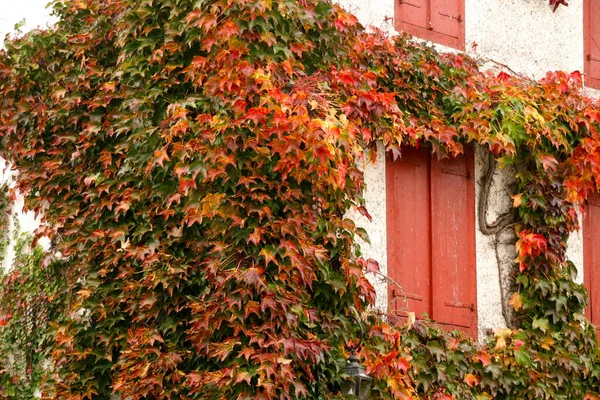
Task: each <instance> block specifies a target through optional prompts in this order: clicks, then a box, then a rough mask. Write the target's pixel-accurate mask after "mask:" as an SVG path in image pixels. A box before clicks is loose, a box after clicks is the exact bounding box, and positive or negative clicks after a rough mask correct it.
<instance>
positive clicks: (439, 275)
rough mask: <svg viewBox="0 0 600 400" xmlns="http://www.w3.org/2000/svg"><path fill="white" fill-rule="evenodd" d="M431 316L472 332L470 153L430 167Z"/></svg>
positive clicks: (472, 261) (473, 295) (473, 235)
mask: <svg viewBox="0 0 600 400" xmlns="http://www.w3.org/2000/svg"><path fill="white" fill-rule="evenodd" d="M431 199H432V200H431V211H432V217H431V222H432V229H431V234H432V243H431V248H432V265H433V271H432V276H433V315H434V316H435V320H436V321H437V322H438V323H440V324H446V325H452V326H460V327H463V328H467V329H468V330H469V331H472V332H473V333H476V329H477V321H476V304H477V299H476V293H475V288H476V284H475V241H474V238H475V231H474V229H475V204H474V201H475V200H474V186H473V157H472V154H467V155H465V156H460V157H457V158H450V159H443V160H439V161H437V160H435V161H433V162H432V166H431Z"/></svg>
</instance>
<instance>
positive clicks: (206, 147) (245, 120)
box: [0, 0, 600, 400]
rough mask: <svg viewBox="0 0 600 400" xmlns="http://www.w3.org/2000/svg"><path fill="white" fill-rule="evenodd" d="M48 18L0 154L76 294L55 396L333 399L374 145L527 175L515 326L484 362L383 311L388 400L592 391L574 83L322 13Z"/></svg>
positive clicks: (595, 119)
mask: <svg viewBox="0 0 600 400" xmlns="http://www.w3.org/2000/svg"><path fill="white" fill-rule="evenodd" d="M54 9H55V12H56V13H57V15H58V17H59V22H58V23H57V25H56V27H55V28H54V29H53V30H48V31H34V32H32V33H30V34H28V35H26V36H24V37H23V38H20V39H15V40H13V41H8V42H6V43H5V45H6V51H4V52H2V53H1V54H0V135H2V136H3V138H4V141H3V143H4V148H3V149H2V151H1V153H2V156H4V157H6V158H7V159H8V160H9V161H10V162H11V163H12V164H14V165H15V167H16V168H17V169H18V171H19V174H18V176H17V177H16V186H17V188H18V189H19V190H20V191H21V192H22V193H24V194H25V195H26V205H27V207H28V209H31V210H34V211H36V212H37V213H38V214H39V215H40V216H41V217H42V219H43V223H44V224H43V228H41V229H39V230H38V232H37V234H38V235H47V236H48V237H50V238H51V240H52V242H53V245H54V247H53V251H54V252H56V254H59V255H60V257H61V260H62V261H61V271H62V272H61V274H60V275H59V276H60V277H61V279H64V280H65V282H66V283H65V285H64V290H65V291H66V293H67V294H66V296H67V297H66V298H67V299H68V302H67V305H66V309H65V312H64V313H58V314H53V315H54V316H52V317H49V319H50V321H49V322H52V324H53V326H54V327H55V328H54V339H55V343H54V345H53V347H52V363H53V365H54V367H55V369H53V372H51V373H50V372H49V373H48V374H47V379H46V380H47V381H48V382H50V381H51V382H52V384H51V385H47V386H45V387H43V390H44V393H43V395H45V396H48V397H52V398H55V399H84V398H87V399H106V398H108V397H109V396H110V395H111V394H120V395H121V396H122V397H123V398H127V397H131V398H132V399H134V400H136V399H144V398H157V399H197V398H202V399H213V398H214V399H220V398H226V399H251V398H253V399H276V398H277V399H279V398H282V399H286V398H290V399H291V398H310V399H330V398H336V397H339V387H340V381H341V379H342V371H343V366H344V362H345V361H344V360H345V357H346V356H347V350H346V348H347V347H346V345H347V344H348V343H351V342H354V341H355V340H356V336H357V333H358V326H357V324H356V323H355V322H354V318H353V315H354V312H355V311H358V312H361V313H363V314H364V315H367V314H368V311H367V310H368V306H369V305H370V304H373V302H374V290H373V287H372V286H371V285H370V283H369V281H368V280H367V279H366V278H365V273H371V272H376V271H377V268H378V266H377V262H376V261H375V260H366V259H364V258H362V257H361V255H360V249H359V247H358V246H357V244H356V241H355V239H356V238H357V237H360V238H362V239H367V237H366V234H365V231H364V230H363V229H361V228H359V227H357V226H356V225H355V223H354V222H353V221H351V220H350V219H349V218H347V217H346V213H347V211H348V210H350V209H356V210H357V211H358V212H360V213H362V214H363V215H365V216H367V217H368V216H369V214H368V210H367V209H366V208H365V206H364V202H363V200H362V198H361V196H362V192H363V189H364V182H363V174H362V172H361V170H360V169H359V168H358V167H357V164H358V161H360V160H361V158H362V157H363V156H364V151H365V150H366V154H367V157H369V158H373V157H376V156H377V153H376V151H375V149H376V144H377V143H378V142H381V143H383V145H384V146H385V148H386V150H387V152H388V154H387V155H386V156H389V157H393V158H397V157H401V156H402V154H401V149H402V146H404V145H412V146H420V147H425V148H428V149H430V150H431V151H432V152H433V153H435V155H436V156H438V157H452V156H455V155H458V154H461V153H462V152H463V149H464V146H466V145H478V146H481V147H483V148H484V149H485V150H486V151H488V152H489V153H490V154H492V155H493V157H494V160H490V163H492V162H493V163H499V164H500V165H503V166H509V165H513V166H517V167H518V168H516V170H517V171H518V172H517V173H516V177H515V179H516V181H515V182H516V183H515V195H514V206H515V209H516V213H515V214H516V215H515V216H511V218H514V224H515V226H514V229H515V233H516V235H517V238H518V241H517V243H516V251H517V260H518V268H519V272H518V276H517V277H516V285H517V286H516V292H515V294H514V295H513V296H512V297H511V299H510V303H511V305H512V306H513V307H514V309H515V310H516V312H517V318H518V321H519V329H515V330H510V329H506V330H498V331H497V332H495V335H493V336H492V337H490V338H489V343H487V344H486V345H485V346H479V345H477V344H474V343H472V341H471V340H470V339H468V338H466V337H464V336H463V335H462V334H461V333H459V332H453V333H445V332H443V331H440V330H439V329H437V328H435V327H432V326H430V325H429V324H427V323H423V322H420V321H418V322H415V323H414V324H410V325H407V326H400V327H396V326H391V325H390V324H388V323H386V322H385V321H383V320H381V319H380V318H377V317H376V316H366V317H365V318H366V319H367V322H368V325H369V335H368V338H367V339H366V340H365V345H364V346H363V348H362V349H361V357H362V359H363V360H364V361H365V364H366V366H367V368H368V371H369V373H370V374H372V375H373V376H374V377H375V378H376V381H375V388H374V392H375V396H377V397H379V398H411V397H412V398H417V397H430V398H446V399H449V398H459V399H462V398H469V397H475V398H483V399H485V398H498V399H502V398H520V399H534V398H536V399H537V398H569V399H575V398H584V396H586V397H587V398H588V399H593V398H597V396H598V393H596V392H595V391H596V390H597V387H598V376H599V371H598V368H599V367H598V366H597V365H598V363H597V360H598V354H597V353H598V347H597V343H596V337H595V333H594V330H593V328H592V327H591V326H590V325H589V323H588V322H587V321H586V319H585V317H584V314H583V313H584V308H585V305H586V301H587V296H586V292H585V289H584V288H583V287H582V286H580V285H577V284H575V283H574V282H573V279H572V278H573V275H574V273H575V266H574V265H573V264H572V263H570V262H569V261H568V260H567V259H566V256H565V249H566V239H567V237H568V235H569V232H571V231H572V230H574V229H576V228H577V209H578V207H580V206H581V205H582V204H584V203H585V199H586V196H587V195H588V193H589V192H591V191H594V190H596V189H597V183H598V181H599V178H600V170H599V166H600V151H599V150H600V149H599V144H600V140H599V137H598V129H599V126H600V125H599V123H600V114H599V112H598V109H597V107H596V105H595V104H594V103H593V102H592V100H590V99H587V98H585V97H584V96H583V95H582V94H581V92H580V89H581V76H580V75H579V74H578V73H573V74H570V75H568V74H565V73H560V72H559V73H551V74H548V76H547V77H546V78H545V79H543V80H541V81H540V82H533V81H524V80H522V79H519V78H517V77H511V76H509V75H507V74H506V73H500V74H499V75H495V74H491V73H484V72H481V71H479V69H478V67H477V63H476V62H475V61H474V60H472V59H469V58H467V57H465V56H464V55H460V54H459V55H456V54H445V55H441V54H438V53H437V52H435V51H434V50H433V49H431V48H428V47H424V46H422V45H419V44H415V43H413V42H412V41H411V40H409V39H408V38H407V37H404V36H400V37H398V38H395V39H394V40H393V41H392V40H390V39H389V38H387V37H385V36H384V35H383V34H381V33H380V32H374V33H366V32H365V31H364V30H363V29H362V27H361V26H360V25H359V24H358V23H357V20H356V18H355V17H353V16H352V15H350V14H348V13H346V12H344V11H343V10H342V9H341V8H340V7H339V6H337V5H334V4H331V3H330V2H328V1H320V0H304V1H300V2H298V1H295V0H284V1H279V2H273V1H264V0H263V1H258V0H247V1H235V0H209V1H192V0H163V1H161V2H159V4H155V3H153V2H149V1H142V0H103V1H99V0H73V1H56V2H54ZM512 221H513V219H511V222H510V224H512V223H513V222H512ZM480 225H483V226H486V229H488V230H490V232H492V231H495V229H496V228H495V227H497V228H498V229H500V228H499V226H500V224H499V223H498V224H495V223H493V224H491V226H488V225H490V224H488V222H487V221H482V222H480ZM502 227H503V228H508V225H506V226H505V224H502ZM42 271H43V269H42ZM7 285H8V286H7V287H11V285H13V283H12V281H8V283H7ZM53 287H54V286H53ZM56 287H61V285H58V286H56ZM4 290H7V289H4Z"/></svg>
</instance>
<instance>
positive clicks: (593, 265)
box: [583, 194, 600, 334]
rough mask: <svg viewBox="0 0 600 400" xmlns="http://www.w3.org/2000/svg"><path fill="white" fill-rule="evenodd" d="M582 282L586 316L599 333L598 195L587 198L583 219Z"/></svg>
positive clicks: (599, 208)
mask: <svg viewBox="0 0 600 400" xmlns="http://www.w3.org/2000/svg"><path fill="white" fill-rule="evenodd" d="M583 248H584V249H583V251H584V253H583V256H584V275H585V276H584V282H585V286H586V288H587V290H588V294H589V296H590V304H589V305H588V309H587V311H586V315H587V317H588V318H589V319H590V321H591V322H592V323H593V324H595V325H596V329H597V332H598V333H599V334H600V330H598V329H599V328H600V195H598V194H594V195H592V196H590V198H589V200H588V206H587V208H586V213H585V216H584V221H583Z"/></svg>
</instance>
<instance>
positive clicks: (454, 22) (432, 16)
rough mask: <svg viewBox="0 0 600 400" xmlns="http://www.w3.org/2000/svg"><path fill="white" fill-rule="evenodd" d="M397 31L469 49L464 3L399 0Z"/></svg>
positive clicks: (459, 1)
mask: <svg viewBox="0 0 600 400" xmlns="http://www.w3.org/2000/svg"><path fill="white" fill-rule="evenodd" d="M395 1H396V7H395V15H396V16H395V19H394V25H395V28H396V29H397V30H399V31H400V30H401V31H405V32H408V33H409V34H411V35H413V36H417V37H420V38H422V39H426V40H430V41H432V42H434V43H439V44H443V45H445V46H450V47H454V48H456V49H459V50H464V49H465V26H464V10H465V2H464V0H395Z"/></svg>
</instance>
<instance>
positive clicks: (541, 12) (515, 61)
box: [339, 0, 597, 339]
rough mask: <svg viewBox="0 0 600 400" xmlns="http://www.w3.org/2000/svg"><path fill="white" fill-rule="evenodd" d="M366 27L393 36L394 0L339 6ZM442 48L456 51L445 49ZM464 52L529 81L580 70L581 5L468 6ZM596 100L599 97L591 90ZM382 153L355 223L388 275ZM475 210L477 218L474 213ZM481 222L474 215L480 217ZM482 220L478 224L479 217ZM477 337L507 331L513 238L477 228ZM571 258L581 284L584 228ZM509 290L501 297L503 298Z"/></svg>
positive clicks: (504, 178)
mask: <svg viewBox="0 0 600 400" xmlns="http://www.w3.org/2000/svg"><path fill="white" fill-rule="evenodd" d="M339 3H340V4H341V5H342V6H344V7H345V8H346V9H347V10H349V11H351V12H352V13H354V14H355V15H356V16H357V17H358V18H359V20H360V21H361V23H362V24H363V25H365V26H375V27H378V28H380V29H382V30H384V31H386V32H389V33H392V34H393V33H394V30H393V16H394V0H363V1H359V0H339ZM438 47H439V48H440V49H441V50H446V51H454V50H452V49H449V48H444V47H443V46H438ZM465 49H466V51H467V53H468V54H469V55H471V56H473V57H475V58H478V59H480V60H481V61H482V64H483V65H484V68H485V67H490V68H492V67H500V68H504V69H508V70H509V72H510V71H512V73H518V74H521V75H524V76H527V77H531V78H536V79H537V78H541V77H543V76H544V75H545V73H546V72H547V71H552V70H564V71H567V72H570V71H575V70H578V71H582V72H583V62H584V60H583V2H582V1H572V2H570V3H569V6H568V7H559V8H558V9H557V10H556V12H553V11H552V8H551V7H550V6H549V5H548V2H547V1H545V0H465ZM589 93H590V94H591V95H597V92H594V91H589ZM384 157H385V155H384V152H383V150H382V149H381V148H380V151H379V158H378V161H377V163H376V164H375V165H368V166H367V167H366V170H365V178H366V182H367V189H366V193H365V199H366V202H367V208H368V210H369V213H370V214H371V215H372V216H373V220H372V221H371V222H369V221H367V220H366V219H364V218H361V219H358V220H357V223H359V224H362V225H363V226H364V227H365V229H367V231H368V232H369V234H370V236H371V246H369V245H367V244H363V246H362V247H363V251H364V252H365V254H366V256H368V257H372V258H375V259H377V260H378V261H379V263H380V266H381V271H382V273H383V274H385V273H387V249H386V238H385V237H386V236H385V235H386V220H385V218H386V211H385V204H386V203H385V162H384V161H383V160H384ZM485 160H486V154H485V151H484V150H482V149H478V150H477V153H476V159H475V179H476V183H477V184H476V191H475V192H476V193H475V196H476V204H478V202H479V198H480V196H481V190H482V189H481V179H482V176H483V173H484V166H485ZM513 174H514V172H511V171H509V170H502V169H497V170H496V171H495V173H494V177H493V180H492V186H491V190H490V195H489V200H488V207H487V212H486V220H487V221H488V222H489V223H491V222H493V221H494V220H495V219H496V218H497V217H498V216H499V215H501V214H502V213H504V212H506V211H508V210H510V209H511V207H512V199H511V198H510V197H509V195H510V193H509V187H510V183H511V182H512V176H514V175H513ZM477 212H478V211H477V207H476V213H477ZM476 217H477V215H476ZM476 220H477V218H476ZM475 240H476V249H477V250H476V262H477V303H478V304H477V307H478V332H479V338H480V339H483V338H484V337H485V335H486V334H488V333H489V332H490V331H492V330H494V329H496V328H499V327H504V326H506V324H507V323H506V319H505V315H503V312H502V311H503V302H504V309H505V310H506V306H507V301H508V298H509V296H508V297H507V296H506V293H507V291H509V290H510V287H509V286H510V279H511V274H514V264H513V260H514V258H515V255H516V252H515V246H514V243H515V237H514V232H512V231H511V230H510V229H506V230H504V231H503V232H501V234H500V235H498V236H495V235H485V234H483V233H482V231H481V230H480V229H477V230H476V238H475ZM567 254H568V257H569V259H570V260H572V261H573V262H574V263H575V265H576V266H577V268H578V277H577V281H578V282H580V283H581V282H582V281H583V261H584V260H583V238H582V234H581V230H580V231H579V232H575V233H573V234H572V235H571V237H570V238H569V241H568V250H567ZM373 283H374V285H375V287H376V290H377V296H378V299H377V307H378V308H380V309H381V308H382V307H383V310H385V309H387V301H388V300H387V289H386V286H387V283H386V282H385V281H382V280H381V279H380V278H377V277H375V278H373ZM503 291H504V292H505V296H504V299H503V297H502V292H503Z"/></svg>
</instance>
